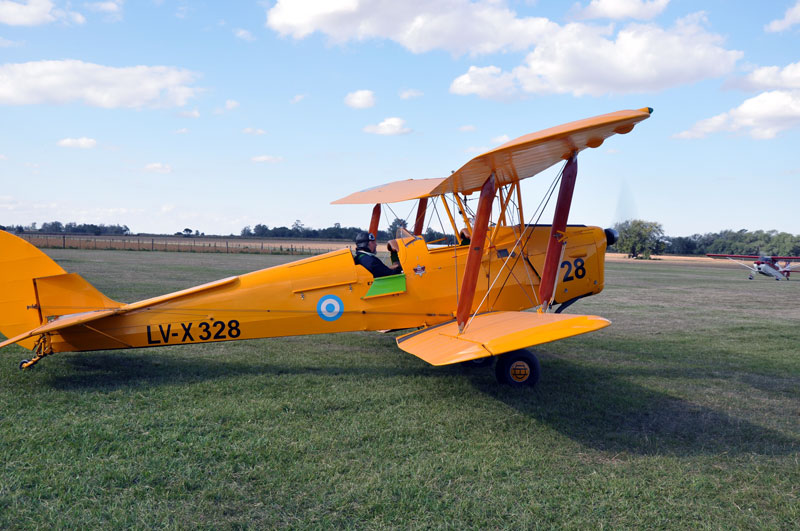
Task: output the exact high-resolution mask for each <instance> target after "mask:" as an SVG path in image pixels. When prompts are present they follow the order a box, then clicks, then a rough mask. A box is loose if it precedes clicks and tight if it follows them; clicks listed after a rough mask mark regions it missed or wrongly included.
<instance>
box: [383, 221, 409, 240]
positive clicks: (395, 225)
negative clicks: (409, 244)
mask: <svg viewBox="0 0 800 531" xmlns="http://www.w3.org/2000/svg"><path fill="white" fill-rule="evenodd" d="M401 227H402V228H404V229H405V228H407V227H408V223H407V222H406V220H404V219H400V218H394V221H392V222H391V223H390V224H389V230H388V231H387V232H388V233H389V238H394V237H395V236H396V235H397V229H399V228H401Z"/></svg>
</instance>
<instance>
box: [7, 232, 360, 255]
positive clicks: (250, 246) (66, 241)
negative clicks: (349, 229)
mask: <svg viewBox="0 0 800 531" xmlns="http://www.w3.org/2000/svg"><path fill="white" fill-rule="evenodd" d="M18 236H20V237H21V238H23V239H25V240H27V241H28V242H30V243H31V244H32V245H35V246H36V247H41V248H49V249H98V250H100V249H102V250H127V251H169V252H194V253H251V254H292V255H294V254H297V255H316V254H322V253H327V252H330V251H335V250H337V249H342V248H344V247H348V248H350V249H351V250H352V247H353V245H352V244H349V242H347V241H330V240H310V241H308V242H304V241H302V240H267V239H265V240H257V239H249V238H230V239H228V238H207V237H199V238H195V237H190V238H184V237H172V236H87V235H78V234H19V235H18Z"/></svg>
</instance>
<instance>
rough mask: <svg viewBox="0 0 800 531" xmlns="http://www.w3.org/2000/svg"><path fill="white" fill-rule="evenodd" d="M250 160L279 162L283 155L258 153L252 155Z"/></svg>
mask: <svg viewBox="0 0 800 531" xmlns="http://www.w3.org/2000/svg"><path fill="white" fill-rule="evenodd" d="M250 160H252V161H253V162H269V163H273V164H274V163H276V162H281V161H282V160H283V157H275V156H273V155H258V156H257V157H253V158H252V159H250Z"/></svg>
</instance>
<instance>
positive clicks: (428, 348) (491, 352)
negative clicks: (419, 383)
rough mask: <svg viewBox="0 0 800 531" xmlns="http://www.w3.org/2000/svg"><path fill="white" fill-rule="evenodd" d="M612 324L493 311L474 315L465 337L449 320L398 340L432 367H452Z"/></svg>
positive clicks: (592, 319) (585, 318)
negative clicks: (454, 364) (452, 364)
mask: <svg viewBox="0 0 800 531" xmlns="http://www.w3.org/2000/svg"><path fill="white" fill-rule="evenodd" d="M610 324H611V322H610V321H608V320H607V319H604V318H602V317H597V316H595V315H569V314H561V313H558V314H556V313H531V312H491V313H484V314H481V315H477V316H475V318H474V319H473V320H472V322H471V323H470V324H469V326H467V329H466V330H465V331H464V333H463V334H459V333H458V323H456V321H449V322H447V323H443V324H441V325H438V326H431V327H429V328H424V329H422V330H418V331H416V332H412V333H410V334H406V335H404V336H400V337H398V338H397V346H398V347H400V349H401V350H404V351H406V352H408V353H409V354H413V355H415V356H417V357H418V358H421V359H423V360H425V361H427V362H428V363H430V364H431V365H449V364H451V363H460V362H462V361H469V360H474V359H478V358H486V357H488V356H496V355H498V354H503V353H505V352H511V351H512V350H518V349H521V348H525V347H531V346H534V345H540V344H542V343H548V342H550V341H555V340H557V339H564V338H566V337H572V336H577V335H580V334H585V333H587V332H593V331H595V330H599V329H601V328H605V327H606V326H608V325H610Z"/></svg>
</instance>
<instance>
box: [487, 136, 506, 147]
mask: <svg viewBox="0 0 800 531" xmlns="http://www.w3.org/2000/svg"><path fill="white" fill-rule="evenodd" d="M509 140H511V137H509V136H508V135H500V136H496V137H494V138H493V139H492V140H491V142H492V144H495V145H498V146H499V145H502V144H505V143H506V142H508V141H509Z"/></svg>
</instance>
